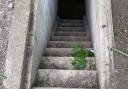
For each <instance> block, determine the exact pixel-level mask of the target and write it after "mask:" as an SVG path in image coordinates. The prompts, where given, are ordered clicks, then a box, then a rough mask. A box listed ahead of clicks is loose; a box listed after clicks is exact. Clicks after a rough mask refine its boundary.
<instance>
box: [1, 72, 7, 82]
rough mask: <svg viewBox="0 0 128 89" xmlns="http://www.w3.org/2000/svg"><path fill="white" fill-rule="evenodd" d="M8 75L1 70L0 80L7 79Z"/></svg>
mask: <svg viewBox="0 0 128 89" xmlns="http://www.w3.org/2000/svg"><path fill="white" fill-rule="evenodd" d="M6 78H7V77H6V76H5V75H4V73H3V72H0V81H1V80H4V79H6Z"/></svg>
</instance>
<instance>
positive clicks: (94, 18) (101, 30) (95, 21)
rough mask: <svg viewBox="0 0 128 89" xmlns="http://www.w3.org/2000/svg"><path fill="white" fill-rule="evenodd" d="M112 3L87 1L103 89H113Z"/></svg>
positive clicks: (99, 0) (98, 0)
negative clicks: (111, 79) (111, 81)
mask: <svg viewBox="0 0 128 89" xmlns="http://www.w3.org/2000/svg"><path fill="white" fill-rule="evenodd" d="M110 1H111V0H87V17H88V23H89V26H90V29H91V32H92V40H93V46H94V51H95V55H96V64H97V69H98V75H99V80H100V88H101V89H111V88H110V77H111V72H112V68H113V65H112V63H113V52H112V51H111V48H112V46H113V25H112V14H111V2H110Z"/></svg>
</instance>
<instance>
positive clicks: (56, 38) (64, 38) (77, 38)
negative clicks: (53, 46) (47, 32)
mask: <svg viewBox="0 0 128 89" xmlns="http://www.w3.org/2000/svg"><path fill="white" fill-rule="evenodd" d="M51 41H89V38H87V37H80V36H53V37H51Z"/></svg>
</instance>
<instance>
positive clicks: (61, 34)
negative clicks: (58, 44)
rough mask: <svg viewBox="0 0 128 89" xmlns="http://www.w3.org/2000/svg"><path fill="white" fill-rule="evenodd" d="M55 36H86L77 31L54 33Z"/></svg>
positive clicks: (84, 33)
mask: <svg viewBox="0 0 128 89" xmlns="http://www.w3.org/2000/svg"><path fill="white" fill-rule="evenodd" d="M55 35H56V36H86V32H78V31H72V32H69V31H56V32H55Z"/></svg>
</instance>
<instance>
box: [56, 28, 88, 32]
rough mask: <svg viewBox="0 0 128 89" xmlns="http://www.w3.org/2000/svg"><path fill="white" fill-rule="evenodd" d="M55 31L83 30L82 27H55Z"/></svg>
mask: <svg viewBox="0 0 128 89" xmlns="http://www.w3.org/2000/svg"><path fill="white" fill-rule="evenodd" d="M56 31H70V32H71V31H76V32H85V31H86V30H85V28H84V27H57V29H56Z"/></svg>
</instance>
